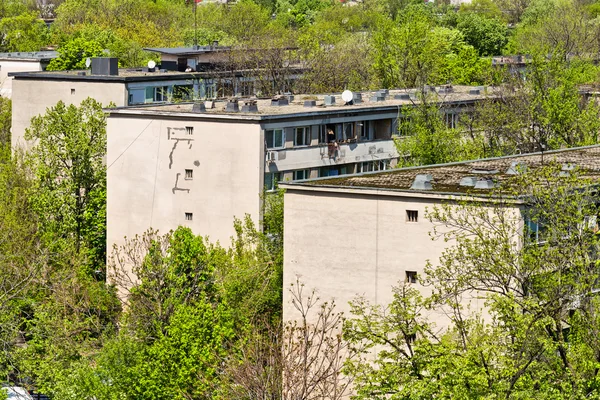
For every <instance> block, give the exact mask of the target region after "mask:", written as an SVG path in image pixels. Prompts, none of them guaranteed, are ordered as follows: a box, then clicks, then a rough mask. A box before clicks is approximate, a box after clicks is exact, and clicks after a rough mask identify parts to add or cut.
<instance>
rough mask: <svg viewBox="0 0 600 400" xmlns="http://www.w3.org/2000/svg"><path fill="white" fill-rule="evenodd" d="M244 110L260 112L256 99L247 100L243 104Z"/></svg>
mask: <svg viewBox="0 0 600 400" xmlns="http://www.w3.org/2000/svg"><path fill="white" fill-rule="evenodd" d="M242 112H247V113H255V112H258V106H257V105H256V100H246V101H244V104H243V105H242Z"/></svg>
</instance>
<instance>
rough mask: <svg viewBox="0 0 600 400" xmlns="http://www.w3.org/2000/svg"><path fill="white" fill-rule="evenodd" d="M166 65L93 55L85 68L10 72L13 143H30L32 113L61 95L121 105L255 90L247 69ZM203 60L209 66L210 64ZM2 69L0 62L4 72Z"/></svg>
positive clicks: (72, 101)
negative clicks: (121, 62) (127, 64)
mask: <svg viewBox="0 0 600 400" xmlns="http://www.w3.org/2000/svg"><path fill="white" fill-rule="evenodd" d="M190 57H191V56H190ZM186 60H187V59H186ZM198 60H203V59H200V58H199V59H198ZM186 62H187V61H186ZM198 62H199V64H198V66H199V65H200V61H198ZM164 64H165V66H168V67H169V68H170V69H167V68H162V67H163V66H162V65H160V66H157V67H156V66H155V67H153V68H148V67H144V68H128V69H124V68H118V60H117V59H116V58H93V59H92V60H91V66H90V67H91V68H90V69H89V70H86V71H43V70H42V71H36V72H9V77H10V78H11V79H12V80H11V81H10V84H11V90H12V93H13V95H12V100H13V115H12V145H13V147H17V146H26V143H25V141H24V139H23V135H24V134H25V129H26V128H28V127H29V125H30V122H31V118H33V117H35V116H37V115H40V114H44V113H45V112H46V109H47V108H49V107H53V106H54V105H56V103H58V102H59V101H61V100H62V101H63V102H65V103H66V104H80V103H81V102H82V101H83V100H84V99H86V98H88V97H92V98H94V99H96V100H98V101H99V102H101V103H102V104H103V105H106V106H108V105H109V104H110V103H112V104H114V105H115V106H117V107H123V106H136V105H142V104H165V103H173V102H181V101H190V100H192V99H214V98H217V97H220V98H222V97H228V96H251V95H253V94H254V93H255V84H254V78H253V77H252V76H251V75H250V76H249V75H248V73H245V74H242V73H241V72H236V71H227V72H223V71H218V70H209V71H204V72H196V71H195V70H192V71H189V72H185V70H184V71H183V72H180V71H179V70H178V68H177V65H176V63H175V62H172V64H169V61H165V62H164ZM186 65H187V64H186ZM203 65H204V67H206V68H208V69H209V65H210V63H209V62H208V61H207V63H206V64H203ZM204 67H203V68H204ZM3 69H4V68H3V67H2V64H1V62H0V71H2V70H3Z"/></svg>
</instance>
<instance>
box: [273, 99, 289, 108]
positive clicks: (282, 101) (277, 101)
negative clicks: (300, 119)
mask: <svg viewBox="0 0 600 400" xmlns="http://www.w3.org/2000/svg"><path fill="white" fill-rule="evenodd" d="M288 104H290V102H289V101H288V99H287V98H285V97H273V98H272V99H271V106H273V107H281V106H287V105H288Z"/></svg>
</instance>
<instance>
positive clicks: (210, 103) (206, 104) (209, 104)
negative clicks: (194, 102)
mask: <svg viewBox="0 0 600 400" xmlns="http://www.w3.org/2000/svg"><path fill="white" fill-rule="evenodd" d="M204 107H206V108H215V102H214V101H213V100H206V101H205V102H204Z"/></svg>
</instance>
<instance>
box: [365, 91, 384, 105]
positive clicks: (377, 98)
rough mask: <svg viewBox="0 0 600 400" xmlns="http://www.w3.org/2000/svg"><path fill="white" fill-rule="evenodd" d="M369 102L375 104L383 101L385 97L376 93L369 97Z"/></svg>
mask: <svg viewBox="0 0 600 400" xmlns="http://www.w3.org/2000/svg"><path fill="white" fill-rule="evenodd" d="M369 101H371V102H372V103H376V102H378V101H385V96H384V95H383V94H381V93H380V92H376V93H375V95H373V96H371V98H370V99H369Z"/></svg>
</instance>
